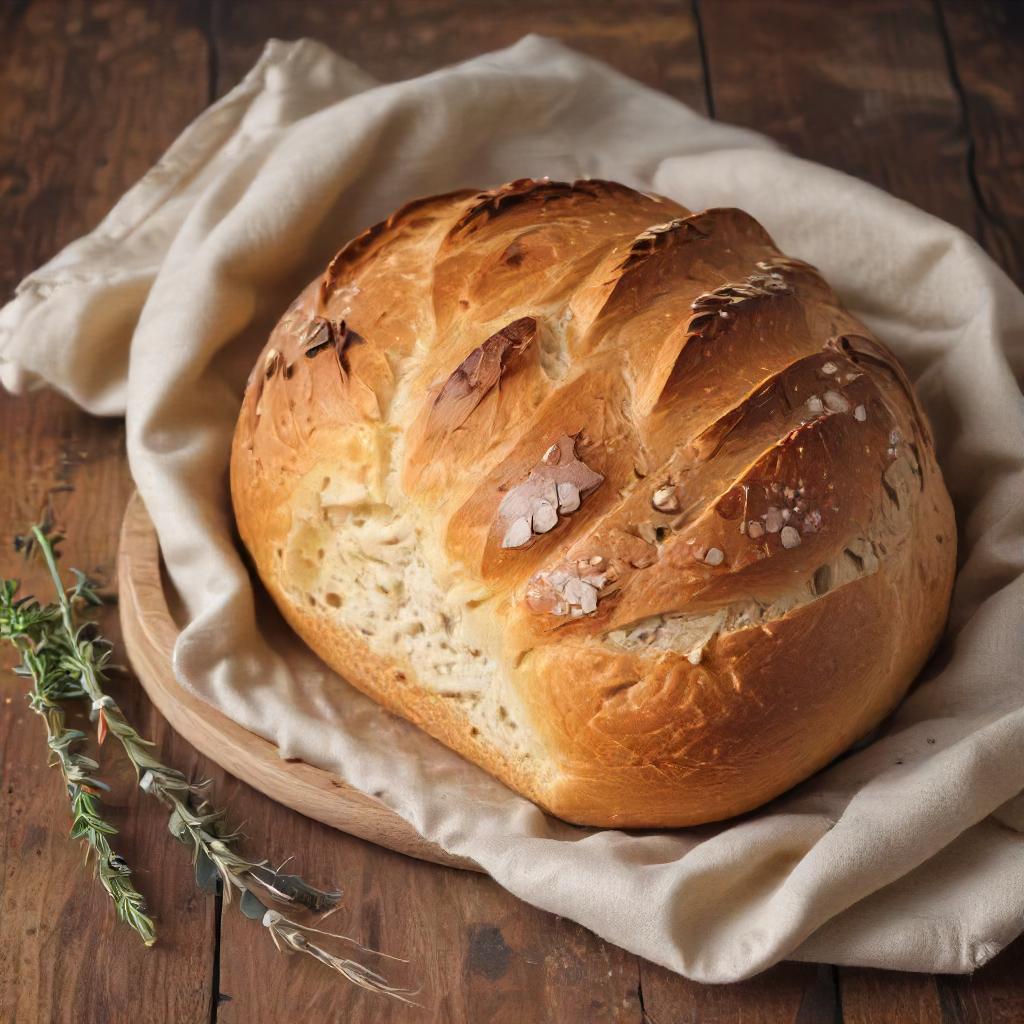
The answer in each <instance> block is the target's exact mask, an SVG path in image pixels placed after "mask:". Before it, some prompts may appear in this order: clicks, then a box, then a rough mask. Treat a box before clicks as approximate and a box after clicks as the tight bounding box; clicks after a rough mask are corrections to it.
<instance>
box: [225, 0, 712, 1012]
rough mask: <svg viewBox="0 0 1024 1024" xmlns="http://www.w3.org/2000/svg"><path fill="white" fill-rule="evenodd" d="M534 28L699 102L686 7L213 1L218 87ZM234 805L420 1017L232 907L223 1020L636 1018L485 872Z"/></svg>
mask: <svg viewBox="0 0 1024 1024" xmlns="http://www.w3.org/2000/svg"><path fill="white" fill-rule="evenodd" d="M254 8H255V9H254ZM531 31H532V32H540V33H542V34H545V35H552V36H555V37H558V38H561V39H563V40H565V41H566V42H567V43H569V44H570V45H572V46H575V47H576V48H578V49H580V50H582V51H583V52H586V53H590V54H593V55H594V56H597V57H599V58H602V59H605V60H608V61H609V62H610V63H612V64H613V65H614V66H616V67H618V68H619V69H620V70H623V71H625V72H626V73H627V74H631V75H633V76H634V77H637V78H639V79H640V80H642V81H646V82H647V83H649V84H651V85H654V86H655V87H657V88H661V89H663V90H665V91H667V92H670V93H671V94H673V95H676V96H679V97H680V98H681V99H683V100H685V101H686V102H689V103H691V104H696V105H698V106H700V105H701V104H702V102H703V92H702V85H701V66H700V62H699V54H698V42H697V35H696V28H695V23H694V21H693V18H692V16H691V13H690V11H689V8H688V7H686V6H685V5H679V4H674V3H652V4H644V5H637V4H635V3H632V2H628V0H615V2H613V3H608V4H602V5H593V4H584V3H575V4H568V5H564V4H563V5H559V4H550V3H540V2H536V0H531V2H527V3H521V4H514V5H513V4H504V3H502V4H493V3H490V2H487V3H484V2H482V0H474V2H473V3H468V4H467V3H462V4H456V3H452V2H450V0H448V2H438V0H427V2H420V0H399V2H396V3H392V4H389V5H386V6H385V5H380V4H378V3H376V2H373V0H358V2H353V3H349V4H345V5H343V6H335V5H326V4H312V3H310V4H302V5H296V4H292V3H289V2H288V0H260V3H259V4H258V5H252V4H250V5H247V6H246V7H245V8H240V7H239V6H237V5H220V6H218V7H217V8H216V9H215V14H214V18H213V34H214V38H215V40H216V45H217V66H218V81H217V91H218V93H219V94H223V93H224V92H225V91H227V89H229V88H230V87H231V86H232V85H233V84H235V82H237V81H238V80H239V79H240V78H241V76H242V75H243V74H244V73H245V72H246V71H247V70H248V68H249V67H250V66H251V65H252V63H253V61H254V60H255V59H256V57H257V56H258V54H259V52H260V49H261V48H262V45H263V42H264V40H265V39H266V38H267V37H268V36H278V37H281V38H289V39H294V38H297V37H299V36H304V35H308V36H312V37H315V38H317V39H319V40H321V41H322V42H324V43H326V44H328V45H330V46H332V47H334V48H335V49H336V50H337V51H338V52H339V53H341V54H342V55H343V56H346V57H348V58H349V59H351V60H353V61H354V62H355V63H357V64H359V65H360V66H362V67H364V68H365V69H366V70H368V71H369V72H370V73H371V74H373V75H375V76H376V77H378V78H380V79H381V80H384V81H393V80H396V79H401V78H406V77H410V76H413V75H418V74H423V73H425V72H427V71H431V70H433V69H434V68H436V67H438V66H440V65H443V64H448V63H451V62H454V61H458V60H462V59H465V58H467V57H470V56H473V55H475V54H478V53H482V52H486V51H488V50H492V49H495V48H498V47H501V46H505V45H509V44H511V43H513V42H515V41H516V40H517V39H518V38H520V37H521V36H522V35H525V34H526V33H528V32H531ZM232 801H233V802H235V803H237V804H238V805H239V806H240V807H244V810H245V817H246V819H247V820H248V822H249V823H250V824H249V827H248V831H250V832H251V833H252V834H254V835H262V836H265V837H268V839H269V840H270V841H271V842H273V843H275V844H277V852H279V853H280V854H281V855H282V856H284V855H287V853H288V852H291V851H292V850H293V849H301V850H302V851H303V853H304V860H303V863H302V866H301V870H304V871H308V872H309V874H310V875H311V876H313V877H315V878H320V879H322V880H325V881H326V880H331V879H336V880H337V882H338V883H339V884H340V885H342V886H343V887H344V888H346V889H347V890H348V891H349V892H350V893H351V894H352V904H351V905H352V919H351V921H352V924H351V928H352V930H353V931H354V932H355V933H356V934H357V935H359V936H361V937H365V938H366V939H367V941H369V942H371V943H372V944H379V945H380V946H381V947H382V948H383V949H385V950H386V951H388V952H394V953H404V951H408V955H410V956H411V957H412V959H413V960H414V962H415V970H414V974H415V976H416V977H417V978H418V979H419V981H420V982H421V983H422V985H423V993H422V996H421V997H420V998H421V1001H422V1002H423V1004H424V1006H425V1007H426V1012H424V1011H422V1010H421V1011H414V1010H409V1009H408V1008H404V1007H401V1006H397V1005H393V1004H389V1003H386V1002H384V1001H383V1000H381V999H380V998H379V997H374V996H371V995H367V994H365V993H360V992H356V991H353V990H351V989H346V988H345V987H344V986H340V985H337V984H335V983H333V982H332V981H331V980H330V979H329V978H325V974H324V972H323V970H322V969H318V967H317V965H315V964H300V963H296V962H295V958H292V959H291V961H289V962H284V963H283V962H282V960H281V958H280V957H279V956H278V955H277V954H276V953H275V952H274V950H273V948H272V947H269V944H268V943H267V941H266V940H265V939H262V940H261V939H259V938H257V939H253V938H252V931H251V924H250V922H247V921H245V920H243V919H241V918H240V917H239V916H238V915H237V914H236V913H235V912H233V911H227V910H226V911H225V914H224V916H223V919H222V922H223V923H222V948H221V981H220V987H221V990H222V991H223V992H224V993H226V994H227V995H229V996H230V997H231V998H230V1002H224V1003H223V1004H222V1006H221V1007H220V1013H219V1017H218V1020H219V1021H221V1022H225V1024H232V1022H238V1024H242V1022H247V1021H249V1020H252V1019H256V1016H255V1015H256V1014H257V1008H258V1014H259V1018H258V1019H267V1020H276V1019H279V1017H280V1019H285V1018H284V1015H285V1014H286V1013H290V1012H291V1011H292V1009H293V1008H294V1007H295V1006H298V1005H301V1006H303V1008H304V1012H306V1013H307V1014H308V1016H309V1017H310V1019H319V1017H320V1016H321V1014H326V1013H327V1012H328V1011H329V1010H330V1011H331V1012H333V1013H334V1014H336V1015H337V1016H339V1017H341V1018H343V1019H345V1020H346V1021H350V1022H353V1024H354V1022H357V1021H373V1022H374V1024H377V1022H381V1024H383V1022H386V1021H406V1020H408V1021H414V1020H439V1021H440V1020H443V1021H445V1022H449V1021H451V1022H453V1024H458V1022H474V1024H475V1022H477V1021H485V1020H486V1021H496V1022H500V1021H509V1022H515V1024H520V1022H522V1024H531V1022H534V1021H538V1022H539V1021H576V1020H587V1021H629V1022H633V1021H637V1022H639V1021H640V1019H641V1009H640V997H639V991H638V988H639V978H638V969H637V962H636V958H635V957H633V956H631V955H630V954H628V953H625V952H624V951H622V950H621V949H618V948H617V947H614V946H611V945H608V944H606V943H603V942H600V941H599V940H597V939H596V938H595V937H594V936H593V935H591V934H590V933H588V932H587V931H586V930H585V929H582V928H580V927H578V926H577V925H574V924H571V923H570V922H567V921H564V920H560V919H557V918H554V917H552V916H550V915H546V914H543V913H542V912H540V911H537V910H534V909H533V908H531V907H529V906H527V905H526V904H523V903H521V902H519V901H518V900H516V899H515V898H514V897H512V896H511V895H509V894H508V893H506V892H504V891H503V890H501V889H500V888H499V887H498V886H497V885H496V884H495V883H494V882H492V881H491V880H489V879H486V878H479V877H471V876H468V875H465V874H459V873H456V872H453V871H451V870H448V869H443V868H432V867H428V866H425V865H422V864H417V863H414V862H412V861H409V860H406V859H404V858H401V857H396V856H394V855H393V854H390V853H389V852H387V851H382V850H379V849H375V848H372V847H368V846H367V845H366V844H364V843H361V842H359V841H357V840H354V839H351V838H349V837H346V836H342V835H338V834H337V833H332V832H330V831H328V830H325V829H324V828H323V827H322V826H320V825H318V824H316V823H315V822H311V821H309V820H307V819H300V818H297V817H296V816H295V815H292V814H290V813H288V812H282V811H281V809H279V808H275V807H273V806H272V805H270V804H268V802H267V801H266V800H265V799H264V798H263V797H260V796H258V795H257V794H255V793H253V792H252V791H249V790H248V788H247V787H244V786H242V785H241V784H237V787H236V790H235V791H233V796H232ZM282 836H284V837H288V839H287V840H284V839H282V838H280V837H282ZM306 858H308V863H307V860H306ZM332 920H333V918H332Z"/></svg>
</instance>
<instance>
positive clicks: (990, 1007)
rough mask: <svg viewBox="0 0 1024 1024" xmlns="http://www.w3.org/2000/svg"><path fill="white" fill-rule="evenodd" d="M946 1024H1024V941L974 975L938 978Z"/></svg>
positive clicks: (1009, 948) (954, 975)
mask: <svg viewBox="0 0 1024 1024" xmlns="http://www.w3.org/2000/svg"><path fill="white" fill-rule="evenodd" d="M936 984H937V986H938V992H939V1002H940V1004H941V1006H942V1012H943V1017H942V1020H943V1024H1020V1022H1021V1021H1024V938H1021V939H1017V941H1016V942H1014V943H1012V944H1011V945H1010V946H1009V947H1008V948H1007V949H1004V950H1003V951H1002V952H1001V953H1000V954H999V955H998V956H996V958H995V959H994V960H992V961H990V962H989V963H987V964H986V965H985V966H984V967H982V968H981V970H980V971H977V972H976V973H974V974H972V975H962V974H961V975H956V974H942V975H939V976H938V977H937V978H936Z"/></svg>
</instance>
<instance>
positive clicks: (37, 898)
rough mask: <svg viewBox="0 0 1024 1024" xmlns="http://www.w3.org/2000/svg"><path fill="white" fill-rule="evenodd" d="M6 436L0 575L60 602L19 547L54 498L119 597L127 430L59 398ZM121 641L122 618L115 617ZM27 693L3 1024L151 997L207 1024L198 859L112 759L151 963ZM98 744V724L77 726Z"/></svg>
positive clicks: (107, 621) (8, 841) (170, 1012)
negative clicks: (71, 833) (150, 928)
mask: <svg viewBox="0 0 1024 1024" xmlns="http://www.w3.org/2000/svg"><path fill="white" fill-rule="evenodd" d="M0 433H2V434H3V436H4V437H6V438H9V439H11V442H12V443H9V444H8V445H7V446H5V449H4V451H3V453H2V455H0V478H2V479H11V480H17V481H18V486H17V488H4V489H3V491H2V493H0V531H2V539H3V546H2V549H0V575H4V576H7V575H12V574H19V575H22V576H23V577H25V586H26V588H27V589H29V590H34V591H36V592H37V593H40V594H45V593H47V592H48V591H47V589H46V582H45V579H44V577H43V575H42V573H41V572H40V570H39V569H38V568H33V569H31V571H30V572H29V573H26V572H25V571H24V570H25V569H26V568H27V567H26V566H25V565H24V563H23V561H22V560H21V559H20V557H18V556H16V555H15V554H14V552H13V549H12V547H11V537H12V534H13V533H14V532H16V531H17V530H21V529H24V527H25V526H26V525H27V524H29V523H31V522H32V521H33V520H34V519H35V518H36V516H37V515H38V511H39V509H40V507H41V506H42V505H44V503H45V500H46V494H47V492H48V491H49V490H50V489H51V488H53V487H55V486H56V487H58V488H60V489H59V490H58V491H57V492H56V493H54V494H53V495H52V501H53V505H54V507H55V511H56V513H57V519H58V522H60V523H61V524H62V525H64V527H65V528H66V530H67V534H68V537H67V540H66V541H65V543H64V545H63V551H64V558H63V562H64V564H65V565H75V566H76V567H80V568H82V569H84V570H87V571H89V572H90V573H92V574H93V575H94V576H95V577H96V578H97V579H98V580H99V581H100V582H101V583H102V584H104V587H103V590H104V592H105V593H106V594H107V595H108V596H110V597H113V598H115V599H116V594H112V593H111V591H110V584H111V583H112V581H113V580H114V578H115V577H114V574H113V557H114V551H115V550H116V548H115V543H116V530H115V529H114V524H115V523H116V520H117V518H118V515H119V512H120V508H121V505H122V503H123V501H124V499H125V495H126V494H127V492H128V490H129V488H130V480H129V478H128V474H127V469H126V466H125V462H124V458H123V454H122V449H123V443H124V430H123V426H122V425H121V424H120V423H115V422H111V421H102V420H95V419H91V418H89V417H86V416H84V415H82V414H81V413H79V412H77V411H76V410H75V409H73V408H72V407H71V406H70V404H69V403H67V402H65V401H64V400H62V399H60V398H58V397H57V396H55V395H53V394H48V393H47V394H37V395H34V396H32V397H30V398H25V399H20V400H18V399H13V398H11V397H10V396H7V395H4V396H2V397H0ZM101 628H102V630H103V632H104V634H105V635H107V636H108V637H110V638H111V639H112V640H114V641H115V642H117V641H118V638H119V634H118V623H117V611H116V607H115V606H113V605H110V606H109V607H107V608H106V609H105V610H104V612H103V615H102V617H101ZM24 691H25V688H24V685H23V684H22V683H21V682H20V681H18V680H15V679H14V678H13V677H11V676H9V675H6V674H5V676H4V682H3V694H4V701H3V704H2V705H0V742H2V746H3V764H2V779H0V807H2V809H0V818H2V819H3V820H4V822H5V828H4V831H3V839H2V843H3V847H2V849H3V853H2V863H0V871H2V875H0V950H2V951H3V952H2V953H0V1007H3V1013H2V1014H0V1016H2V1018H3V1019H4V1020H5V1021H7V1020H12V1021H25V1022H32V1021H37V1020H45V1021H47V1022H50V1021H53V1022H63V1021H68V1022H71V1021H74V1022H78V1021H83V1020H85V1021H92V1020H96V1021H99V1020H114V1019H117V1018H118V1015H119V1014H120V1013H122V1012H123V1008H124V1007H127V1006H131V1005H134V1003H135V1002H136V999H137V996H138V992H139V991H140V986H141V988H142V990H143V991H145V992H146V993H147V999H146V1012H147V1019H149V1020H153V1021H157V1022H163V1021H167V1022H172V1021H173V1022H175V1024H179V1022H192V1021H197V1022H198V1021H205V1020H207V1019H208V1016H209V1009H208V1007H209V1000H210V992H211V987H212V979H211V977H210V970H211V966H212V950H213V937H214V932H215V924H216V922H215V918H214V914H213V911H214V906H213V902H212V901H210V900H205V899H203V898H202V897H201V896H200V895H199V894H198V893H197V892H196V889H195V886H194V883H193V880H192V871H191V865H190V863H189V859H188V855H187V852H186V851H185V850H184V849H179V848H177V846H176V844H173V843H172V842H171V841H170V837H169V836H168V834H167V828H166V815H165V813H164V812H163V811H162V810H161V809H160V808H158V807H157V806H156V805H155V804H153V802H152V801H150V800H148V799H146V798H145V797H144V796H143V795H142V794H141V793H140V792H139V791H138V789H137V788H136V787H135V785H134V779H133V777H132V774H131V769H130V768H129V767H128V766H127V765H126V764H125V762H124V761H123V759H121V758H117V757H116V752H115V751H114V749H113V745H107V746H106V747H105V748H104V749H103V751H102V755H103V756H102V757H101V759H100V760H101V764H102V766H103V767H102V771H103V777H104V778H105V779H106V780H107V781H108V782H110V783H111V784H113V786H114V793H113V795H112V797H111V800H110V803H111V811H110V816H111V819H112V821H113V822H114V824H115V825H116V826H117V827H118V828H119V829H121V835H120V836H118V837H117V840H116V843H115V849H116V850H118V851H119V852H121V853H122V854H123V855H124V856H125V857H126V858H127V859H128V861H129V863H130V864H132V865H134V866H136V867H137V869H138V870H137V874H136V881H137V884H138V886H139V888H140V889H141V890H142V891H143V892H144V893H145V894H146V896H147V898H148V900H149V903H150V908H151V910H152V912H153V914H154V916H155V917H156V919H157V926H158V929H159V941H158V945H157V946H156V947H154V948H153V949H152V950H146V949H144V947H143V946H142V945H141V943H140V942H138V940H137V939H136V937H135V936H134V935H132V933H131V932H130V931H129V930H128V929H127V928H126V927H125V926H124V925H121V924H119V923H117V921H116V919H115V917H114V913H113V908H112V907H111V905H110V902H109V900H108V899H107V897H106V895H105V894H104V893H103V892H102V890H101V889H100V888H99V886H98V885H97V884H95V882H94V881H93V880H92V868H91V867H90V868H88V869H85V868H83V867H82V863H81V858H82V851H81V847H80V846H79V845H78V844H77V843H71V842H69V841H68V839H67V828H68V822H69V815H68V810H67V798H66V795H65V794H64V792H63V789H62V786H61V783H60V777H59V775H58V773H57V772H55V771H53V770H49V769H47V767H46V763H47V752H46V747H45V738H44V734H43V730H42V726H41V723H40V722H39V721H38V720H37V719H36V718H35V716H34V715H32V713H31V712H30V711H29V709H28V707H27V705H26V704H25V701H24V697H23V694H24ZM111 692H112V694H113V695H114V697H115V699H117V700H118V701H119V702H120V703H121V704H122V706H123V707H124V709H125V711H126V713H127V714H128V715H129V716H130V718H131V719H132V721H134V722H135V723H136V724H137V726H138V728H140V729H141V730H143V732H144V734H145V735H148V736H151V737H152V738H153V739H154V740H155V741H156V742H157V743H158V745H159V749H160V750H161V751H162V752H163V753H164V754H165V756H166V757H168V758H169V759H172V760H173V762H174V763H176V764H178V765H180V766H181V768H182V770H184V771H186V772H189V771H195V770H196V768H197V759H196V756H195V754H194V753H193V752H192V751H191V749H190V748H189V747H188V746H187V745H186V744H185V743H183V742H182V741H180V740H178V739H177V738H176V737H174V736H173V734H172V733H171V732H170V730H169V728H168V727H167V726H166V724H164V723H163V720H162V719H160V718H159V716H157V715H156V714H155V713H153V712H152V710H151V708H150V705H149V703H148V701H146V700H145V698H144V697H143V696H142V695H141V693H140V691H139V689H138V686H137V684H136V683H135V681H134V680H133V679H131V678H130V677H127V676H126V677H123V678H119V679H116V680H114V681H113V685H112V686H111ZM73 721H75V724H77V726H78V727H79V728H83V729H86V730H87V731H91V727H89V726H88V723H87V721H86V719H85V718H84V716H82V715H81V714H79V716H78V717H77V719H73Z"/></svg>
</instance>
